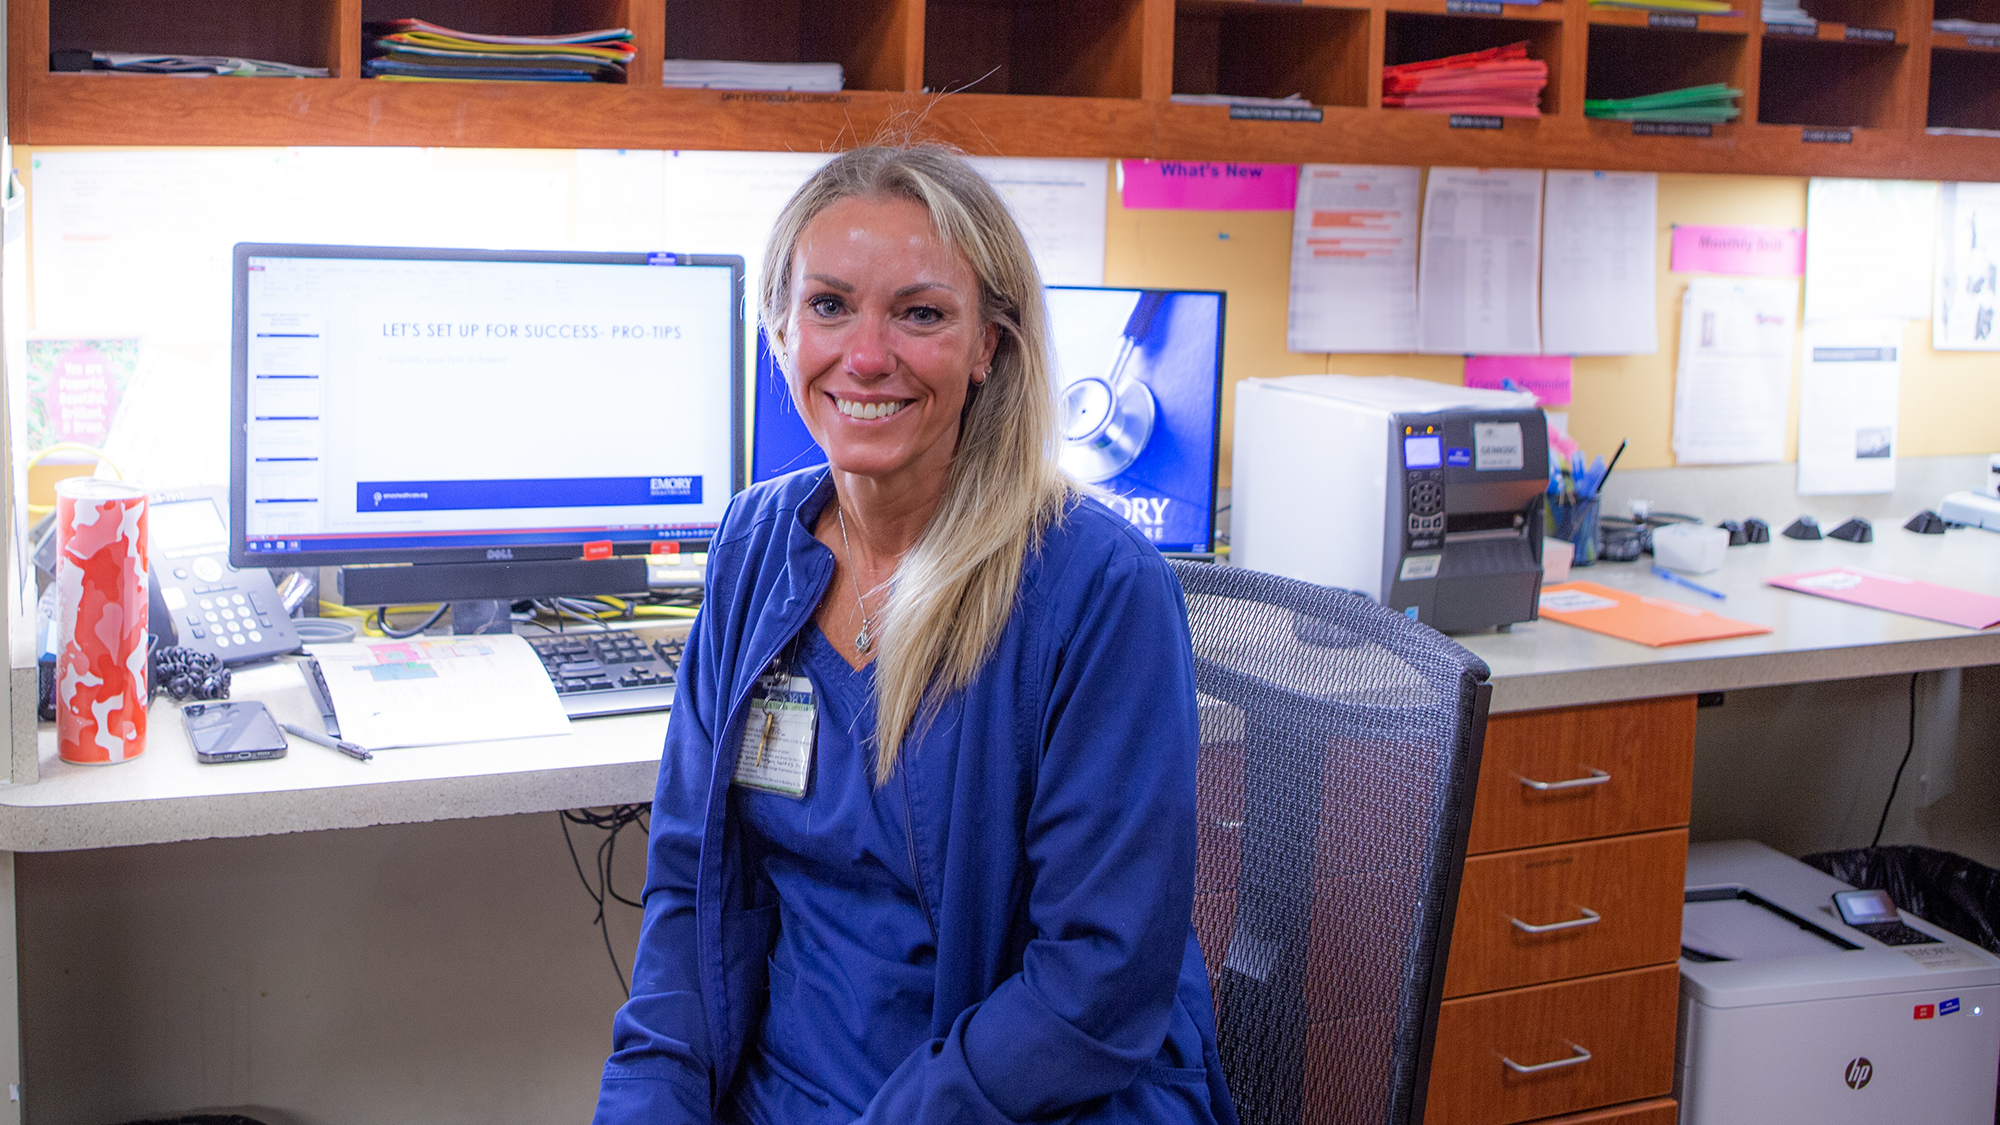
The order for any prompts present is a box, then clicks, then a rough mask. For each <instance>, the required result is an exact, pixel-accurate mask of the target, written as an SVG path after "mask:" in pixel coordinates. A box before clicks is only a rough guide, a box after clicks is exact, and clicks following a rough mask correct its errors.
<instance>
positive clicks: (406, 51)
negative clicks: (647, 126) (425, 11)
mask: <svg viewBox="0 0 2000 1125" xmlns="http://www.w3.org/2000/svg"><path fill="white" fill-rule="evenodd" d="M364 28H365V30H366V32H367V34H368V36H369V39H368V61H367V62H366V63H364V64H363V65H362V73H363V74H364V75H366V76H367V77H369V78H388V79H396V80H400V81H404V82H452V81H465V82H479V81H502V82H623V81H625V64H626V63H628V62H631V61H632V58H633V56H634V55H636V54H637V53H638V52H637V51H636V50H635V49H634V48H633V46H632V33H631V32H630V31H628V30H627V29H625V28H622V27H619V28H612V29H610V30H606V31H583V32H578V33H576V34H574V35H480V34H476V33H474V32H470V31H453V30H452V29H450V28H448V27H439V26H438V25H436V24H433V23H425V22H424V21H423V20H383V21H380V22H373V23H368V24H365V25H364Z"/></svg>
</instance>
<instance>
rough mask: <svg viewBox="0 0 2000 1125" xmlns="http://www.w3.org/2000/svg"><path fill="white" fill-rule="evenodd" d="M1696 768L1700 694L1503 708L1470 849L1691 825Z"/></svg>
mask: <svg viewBox="0 0 2000 1125" xmlns="http://www.w3.org/2000/svg"><path fill="white" fill-rule="evenodd" d="M1693 772H1694V697H1693V696H1687V695H1683V696H1675V697H1672V698H1668V699H1642V700H1636V701H1632V702H1627V703H1603V704H1597V705H1594V706H1590V707H1561V708H1557V709H1555V710H1551V711H1523V712H1517V713H1514V714H1507V715H1495V716H1493V717H1492V718H1491V719H1489V720H1488V721H1487V724H1486V749H1485V753H1484V755H1483V756H1482V758H1481V761H1480V766H1479V793H1478V796H1477V797H1476V798H1475V800H1474V804H1473V812H1472V840H1471V844H1470V846H1469V849H1468V850H1469V851H1470V852H1471V853H1472V854H1474V855H1477V854H1479V853H1481V852H1496V851H1505V850H1507V849H1509V848H1527V847H1534V846H1535V845H1538V844H1557V843H1562V842H1564V841H1566V840H1588V839H1591V838H1593V837H1597V836H1617V835H1621V834H1624V833H1627V832H1644V831H1648V830H1651V829H1657V828H1679V827H1683V826H1685V825H1686V824H1687V821H1688V802H1689V798H1690V795H1691V792H1692V786H1693Z"/></svg>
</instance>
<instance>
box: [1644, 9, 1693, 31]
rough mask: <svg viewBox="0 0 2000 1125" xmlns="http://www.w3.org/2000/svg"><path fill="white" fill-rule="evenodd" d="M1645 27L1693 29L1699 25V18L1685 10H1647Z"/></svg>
mask: <svg viewBox="0 0 2000 1125" xmlns="http://www.w3.org/2000/svg"><path fill="white" fill-rule="evenodd" d="M1646 26H1647V27H1671V28H1676V29H1678V30H1681V31H1693V30H1694V29H1695V28H1697V27H1700V26H1701V20H1699V19H1697V18H1696V17H1694V16H1692V15H1689V14H1687V13H1686V12H1649V13H1647V15H1646Z"/></svg>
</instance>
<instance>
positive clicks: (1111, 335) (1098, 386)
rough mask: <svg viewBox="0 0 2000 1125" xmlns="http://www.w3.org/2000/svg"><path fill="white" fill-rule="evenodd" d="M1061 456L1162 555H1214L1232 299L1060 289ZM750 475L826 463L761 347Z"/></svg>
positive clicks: (1055, 320) (1056, 345)
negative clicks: (1226, 320)
mask: <svg viewBox="0 0 2000 1125" xmlns="http://www.w3.org/2000/svg"><path fill="white" fill-rule="evenodd" d="M1047 296H1048V308H1049V335H1050V346H1051V349H1052V350H1053V352H1054V358H1055V368H1056V369H1055V383H1056V389H1057V400H1056V403H1057V412H1056V417H1057V424H1058V426H1059V427H1060V428H1061V430H1062V433H1061V441H1060V443H1059V456H1060V458H1061V460H1062V464H1063V468H1065V469H1067V470H1068V471H1069V472H1070V474H1071V475H1072V476H1075V477H1076V478H1078V479H1079V480H1082V481H1085V482H1087V483H1090V484H1094V485H1097V486H1098V487H1100V488H1102V489H1104V490H1105V492H1106V494H1107V502H1108V503H1109V504H1110V506H1111V508H1112V510H1114V511H1116V512H1118V513H1119V514H1120V515H1123V516H1124V517H1125V518H1126V519H1128V520H1130V521H1131V522H1132V525H1133V526H1134V527H1136V528H1138V529H1139V531H1140V532H1141V533H1142V534H1144V535H1145V536H1146V538H1148V539H1150V540H1152V541H1153V543H1154V544H1155V545H1156V546H1158V547H1159V548H1160V550H1162V551H1172V552H1187V553H1204V552H1207V551H1211V550H1213V549H1214V532H1215V474H1216V443H1217V441H1218V440H1219V438H1220V436H1221V427H1222V414H1221V406H1222V328H1223V306H1224V299H1223V294H1221V293H1218V292H1202V291H1182V290H1162V289H1110V288H1096V287H1085V286H1068V285H1059V286H1050V287H1049V288H1048V290H1047ZM758 345H759V346H758V352H757V379H756V385H755V391H754V393H755V410H754V413H753V415H752V419H753V421H752V431H753V432H752V438H751V443H752V444H751V449H752V455H751V462H752V463H751V477H752V479H753V480H760V481H761V480H768V479H770V478H771V477H774V476H778V475H780V474H782V473H788V472H791V471H793V470H794V469H801V468H806V467H809V466H813V465H821V464H825V463H826V455H825V454H823V453H821V452H820V450H819V447H817V446H816V445H814V444H813V441H812V436H811V435H810V434H809V433H807V432H806V428H805V424H804V422H803V421H802V420H801V419H800V418H799V412H798V408H797V406H796V405H794V404H793V402H792V400H791V395H790V393H789V392H788V390H787V389H786V387H785V380H784V376H783V373H782V372H781V371H780V370H779V368H778V365H777V364H776V362H775V361H773V359H772V357H771V354H770V351H769V348H768V347H767V346H766V345H765V343H764V341H763V339H762V338H761V336H760V338H759V340H758Z"/></svg>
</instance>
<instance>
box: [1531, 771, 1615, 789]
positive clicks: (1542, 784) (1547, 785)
mask: <svg viewBox="0 0 2000 1125" xmlns="http://www.w3.org/2000/svg"><path fill="white" fill-rule="evenodd" d="M1514 780H1515V781H1518V782H1520V783H1521V784H1523V785H1525V786H1527V787H1528V788H1530V789H1539V790H1542V791H1544V792H1546V791H1548V790H1550V789H1581V788H1583V787H1584V786H1586V785H1602V784H1604V783H1605V782H1607V781H1610V780H1611V775H1610V774H1608V773H1605V772H1604V771H1603V770H1591V771H1590V776H1589V777H1572V778H1570V779H1569V780H1568V781H1536V780H1535V779H1534V778H1532V777H1522V776H1521V775H1520V774H1518V773H1517V774H1515V775H1514Z"/></svg>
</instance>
